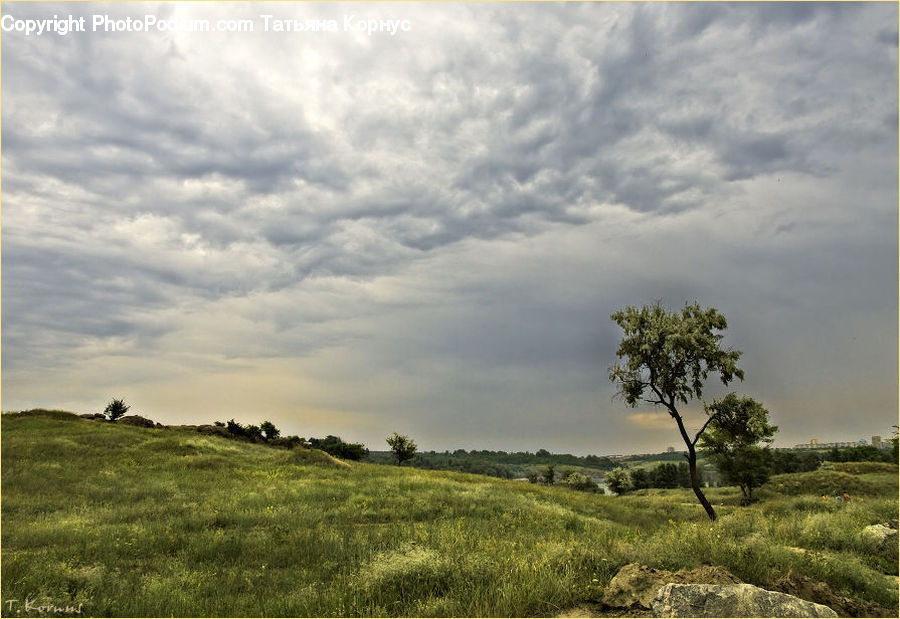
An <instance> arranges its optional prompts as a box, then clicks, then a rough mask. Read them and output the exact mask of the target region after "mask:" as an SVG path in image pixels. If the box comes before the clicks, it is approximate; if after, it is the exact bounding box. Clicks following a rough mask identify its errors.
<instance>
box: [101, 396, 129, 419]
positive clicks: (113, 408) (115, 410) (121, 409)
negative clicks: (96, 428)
mask: <svg viewBox="0 0 900 619" xmlns="http://www.w3.org/2000/svg"><path fill="white" fill-rule="evenodd" d="M129 408H131V407H130V406H128V405H127V404H125V400H120V399H115V398H114V399H113V400H112V401H111V402H110V403H109V404H107V405H106V408H105V409H103V412H104V414H106V415H107V416H109V420H110V421H116V420H117V419H118V418H119V417H122V416H123V415H124V414H125V413H127V412H128V409H129Z"/></svg>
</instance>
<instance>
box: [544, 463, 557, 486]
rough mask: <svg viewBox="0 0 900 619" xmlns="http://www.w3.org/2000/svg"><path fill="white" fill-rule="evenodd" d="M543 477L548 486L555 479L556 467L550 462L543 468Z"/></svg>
mask: <svg viewBox="0 0 900 619" xmlns="http://www.w3.org/2000/svg"><path fill="white" fill-rule="evenodd" d="M543 478H544V483H545V484H547V485H548V486H552V485H553V482H555V481H556V467H555V466H554V465H552V464H548V465H547V466H546V467H545V468H544V474H543Z"/></svg>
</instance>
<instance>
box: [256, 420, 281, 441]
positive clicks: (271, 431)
mask: <svg viewBox="0 0 900 619" xmlns="http://www.w3.org/2000/svg"><path fill="white" fill-rule="evenodd" d="M259 429H260V430H261V431H262V433H263V434H264V435H265V437H266V440H267V441H271V440H272V439H276V438H278V437H279V435H280V434H281V431H280V430H279V429H278V428H276V427H275V424H274V423H272V422H271V421H263V422H262V423H261V424H259Z"/></svg>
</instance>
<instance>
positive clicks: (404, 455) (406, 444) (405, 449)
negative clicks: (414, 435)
mask: <svg viewBox="0 0 900 619" xmlns="http://www.w3.org/2000/svg"><path fill="white" fill-rule="evenodd" d="M387 444H388V445H390V446H391V451H393V452H394V455H395V456H397V466H400V465H401V464H403V462H404V461H405V460H409V459H410V458H412V457H413V456H414V455H416V444H415V443H414V442H413V441H412V440H411V439H410V438H409V437H408V436H404V435H402V434H397V433H396V432H394V433H393V434H392V435H391V436H389V437H387Z"/></svg>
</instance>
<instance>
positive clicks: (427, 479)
mask: <svg viewBox="0 0 900 619" xmlns="http://www.w3.org/2000/svg"><path fill="white" fill-rule="evenodd" d="M2 438H3V441H2V465H3V468H2V476H3V477H2V488H3V496H2V545H3V555H2V574H3V578H2V598H3V600H4V601H6V600H20V601H23V602H24V600H25V599H26V598H28V599H32V600H34V599H37V600H39V602H41V603H47V604H53V605H55V606H58V607H60V606H65V605H66V604H69V605H72V606H76V607H77V605H78V604H82V608H83V614H85V615H93V616H109V615H114V616H168V615H175V616H264V615H265V616H369V615H381V616H384V615H396V616H444V615H455V616H554V615H557V614H559V613H560V612H562V611H564V610H566V609H569V608H571V607H573V606H576V605H578V604H581V603H585V602H591V601H595V600H597V599H598V598H599V595H600V594H601V592H602V588H603V586H604V585H605V584H607V583H608V582H609V580H610V579H611V578H612V576H613V575H614V574H615V573H616V571H617V570H618V569H619V568H620V567H621V566H622V565H624V564H626V563H630V562H638V563H643V564H646V565H649V566H653V567H660V568H666V569H677V568H681V567H694V566H697V565H700V564H701V563H710V564H713V565H722V566H724V567H726V568H727V569H729V570H730V571H731V572H733V573H734V574H735V575H736V576H738V577H739V578H741V579H742V580H744V581H745V582H750V583H753V584H757V585H760V586H767V585H772V584H774V583H776V582H778V581H779V580H781V579H783V578H784V577H786V576H789V575H802V576H806V577H808V578H811V579H813V580H815V581H820V582H824V583H827V584H828V585H829V587H830V588H831V589H832V590H833V591H834V592H835V593H837V594H839V595H843V596H847V597H849V598H851V599H853V600H857V601H861V602H870V603H876V604H878V605H880V606H881V607H882V608H884V609H886V610H888V611H890V612H892V613H893V614H894V615H896V612H897V602H898V589H897V554H896V549H887V550H884V549H879V548H878V547H877V545H875V544H874V543H873V542H871V541H869V540H868V539H867V538H865V536H863V535H862V533H861V531H862V529H863V528H864V527H865V526H867V525H870V524H873V523H879V522H883V521H886V520H888V519H891V518H896V517H897V510H898V489H897V468H896V467H895V466H892V465H880V466H876V465H868V466H864V467H863V468H861V469H859V470H855V469H852V467H850V465H843V467H844V468H842V469H840V470H820V471H816V472H814V473H804V474H795V475H787V476H779V477H778V478H777V479H774V480H773V482H772V483H770V484H769V485H768V486H766V487H764V488H763V489H761V491H760V492H759V495H760V497H762V499H763V500H762V501H761V502H760V503H758V504H756V505H753V506H751V507H747V508H741V507H738V506H737V502H738V499H739V494H740V493H739V491H738V490H737V489H736V488H715V489H710V491H709V495H708V496H709V497H710V499H711V500H712V501H713V503H714V504H715V505H716V508H717V510H718V511H719V515H720V518H719V520H718V521H717V522H715V523H711V522H709V520H708V519H707V518H706V516H705V514H704V513H703V510H702V509H701V508H700V506H699V505H697V504H696V502H695V500H694V498H693V494H692V493H691V492H690V490H648V491H642V492H641V493H638V494H636V495H627V496H623V497H614V496H608V495H607V496H603V495H595V494H587V493H579V492H575V491H572V490H568V489H565V488H556V487H544V486H538V485H531V484H524V483H521V482H513V481H505V480H500V479H494V478H488V477H482V476H476V475H466V474H458V473H448V472H439V471H421V470H416V469H411V468H406V467H403V468H400V467H396V466H383V465H374V464H365V463H362V464H361V463H352V464H347V463H343V462H340V461H336V460H334V459H333V458H331V457H329V456H327V455H325V454H323V453H321V452H318V451H312V450H304V449H297V450H294V451H286V450H280V449H273V448H269V447H265V446H262V445H254V444H247V443H241V442H236V441H229V440H225V439H221V438H218V437H209V436H201V435H198V434H192V433H189V432H186V431H177V430H171V429H146V428H137V427H131V426H123V425H116V424H109V423H101V422H95V421H87V420H84V419H81V418H79V417H76V416H73V415H68V414H62V413H47V414H36V415H8V414H7V415H3V417H2ZM848 467H850V468H848ZM854 471H855V472H854ZM804 476H806V477H804ZM844 486H847V487H846V488H845V487H844ZM851 487H852V489H851ZM844 491H847V492H850V494H851V495H852V496H853V500H852V501H851V502H849V503H838V502H837V501H835V500H833V499H832V498H827V499H823V498H822V496H821V495H822V494H823V493H831V494H833V493H834V492H844ZM18 610H22V607H21V606H19V607H18ZM3 614H4V616H23V615H26V614H27V613H24V612H21V613H18V615H17V613H16V609H15V608H12V609H11V606H10V605H8V604H6V603H4V605H3ZM31 614H32V615H34V616H37V614H38V613H35V612H32V613H31ZM45 614H47V613H45ZM53 614H55V615H58V614H64V613H53Z"/></svg>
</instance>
